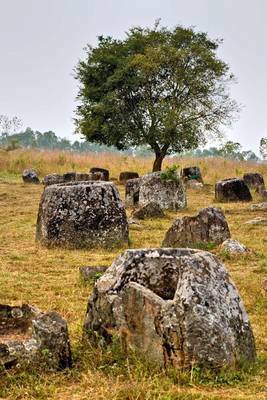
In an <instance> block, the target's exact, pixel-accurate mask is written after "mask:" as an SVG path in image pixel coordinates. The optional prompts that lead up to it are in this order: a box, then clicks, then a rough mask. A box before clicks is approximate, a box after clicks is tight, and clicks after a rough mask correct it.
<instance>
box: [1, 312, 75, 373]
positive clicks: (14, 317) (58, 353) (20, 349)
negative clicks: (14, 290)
mask: <svg viewBox="0 0 267 400" xmlns="http://www.w3.org/2000/svg"><path fill="white" fill-rule="evenodd" d="M0 365H2V366H3V367H4V368H11V367H16V366H17V365H20V366H33V367H35V366H42V368H43V367H45V368H48V369H50V370H60V369H64V368H68V367H70V366H71V351H70V343H69V336H68V328H67V324H66V322H65V321H64V320H63V319H62V318H61V316H60V315H59V314H57V313H56V312H47V313H41V312H40V311H39V310H37V309H36V308H33V307H31V306H28V305H23V306H22V307H11V306H8V305H0Z"/></svg>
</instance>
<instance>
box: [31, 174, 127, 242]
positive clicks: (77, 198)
mask: <svg viewBox="0 0 267 400" xmlns="http://www.w3.org/2000/svg"><path fill="white" fill-rule="evenodd" d="M36 239H37V240H39V241H40V242H41V243H42V244H44V245H45V246H49V247H50V246H63V247H64V246H65V247H69V248H82V247H87V248H92V247H95V246H100V247H113V246H117V245H124V244H127V243H128V224H127V218H126V213H125V209H124V206H123V203H122V201H121V199H120V196H119V192H118V190H117V188H116V187H115V186H114V184H112V183H109V182H92V181H88V182H71V183H65V184H64V183H63V184H59V185H53V186H48V187H47V188H45V190H44V192H43V195H42V197H41V201H40V205H39V212H38V219H37V228H36Z"/></svg>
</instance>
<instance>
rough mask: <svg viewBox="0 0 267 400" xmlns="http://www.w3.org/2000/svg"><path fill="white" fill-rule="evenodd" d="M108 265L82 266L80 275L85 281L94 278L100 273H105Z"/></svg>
mask: <svg viewBox="0 0 267 400" xmlns="http://www.w3.org/2000/svg"><path fill="white" fill-rule="evenodd" d="M107 268H108V267H107V266H106V265H98V266H88V267H80V268H79V270H80V275H81V277H82V278H83V280H85V281H91V280H94V279H95V278H96V277H99V276H98V275H101V274H103V273H104V272H105V271H106V270H107Z"/></svg>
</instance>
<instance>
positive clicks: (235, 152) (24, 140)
mask: <svg viewBox="0 0 267 400" xmlns="http://www.w3.org/2000/svg"><path fill="white" fill-rule="evenodd" d="M0 147H1V148H4V149H6V150H7V151H11V150H15V149H17V148H20V147H22V148H36V149H46V150H54V149H59V150H65V151H75V152H80V153H83V152H94V153H100V152H111V153H118V152H120V153H123V154H125V155H136V156H143V157H146V156H152V155H153V153H152V152H151V151H150V150H149V148H148V147H146V146H142V147H135V148H131V149H129V150H125V151H119V150H117V149H116V148H115V147H109V146H105V145H99V144H97V143H91V142H86V141H79V140H75V141H74V142H71V141H70V140H68V139H66V138H61V137H58V136H57V135H56V134H55V133H54V132H53V131H48V132H43V133H42V132H39V131H33V130H32V129H31V128H27V129H25V131H22V132H20V133H13V134H3V133H2V135H0ZM182 156H186V157H223V158H227V159H233V160H241V161H242V160H246V161H257V160H259V158H258V157H257V155H256V154H255V153H254V152H253V151H251V150H248V151H243V150H242V146H241V145H240V143H237V142H232V141H228V142H226V143H224V144H223V145H221V146H220V147H219V148H217V147H210V148H208V149H197V150H194V151H191V152H187V153H184V154H182Z"/></svg>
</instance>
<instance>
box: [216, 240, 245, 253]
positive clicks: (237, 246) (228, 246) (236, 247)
mask: <svg viewBox="0 0 267 400" xmlns="http://www.w3.org/2000/svg"><path fill="white" fill-rule="evenodd" d="M221 247H222V249H223V250H225V251H227V252H228V253H231V254H235V253H240V254H242V253H247V252H248V251H249V250H248V248H247V247H246V246H244V245H243V244H242V243H239V242H238V241H237V240H235V239H227V240H225V241H224V242H223V243H222V246H221Z"/></svg>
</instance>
